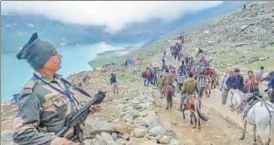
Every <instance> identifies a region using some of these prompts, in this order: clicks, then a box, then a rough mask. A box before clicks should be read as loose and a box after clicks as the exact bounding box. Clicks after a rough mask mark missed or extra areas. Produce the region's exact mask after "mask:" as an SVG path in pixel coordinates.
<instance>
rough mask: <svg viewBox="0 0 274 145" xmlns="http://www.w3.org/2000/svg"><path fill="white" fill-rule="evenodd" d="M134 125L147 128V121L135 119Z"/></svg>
mask: <svg viewBox="0 0 274 145" xmlns="http://www.w3.org/2000/svg"><path fill="white" fill-rule="evenodd" d="M134 124H135V125H137V126H138V127H145V128H148V127H149V120H147V119H146V118H137V119H135V121H134Z"/></svg>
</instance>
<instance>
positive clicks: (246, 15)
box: [1, 2, 274, 145]
mask: <svg viewBox="0 0 274 145" xmlns="http://www.w3.org/2000/svg"><path fill="white" fill-rule="evenodd" d="M273 6H274V3H273V2H269V4H267V5H263V6H259V7H256V8H254V9H251V10H248V11H245V12H235V13H234V14H232V15H230V16H227V17H224V18H223V19H222V20H221V21H220V22H218V23H216V24H214V25H212V26H210V27H209V28H204V29H202V30H199V31H195V32H193V33H191V34H190V35H188V36H187V40H186V41H187V43H186V45H184V47H185V49H186V51H188V52H189V53H195V51H194V49H195V48H197V47H201V48H203V49H204V50H205V51H206V52H207V55H208V57H213V62H212V63H213V65H214V66H215V67H216V68H220V69H223V68H226V67H227V66H232V65H234V64H242V65H243V66H247V65H249V67H251V66H253V62H252V63H250V64H249V63H248V61H249V59H250V57H253V56H256V57H262V56H263V55H265V54H267V56H274V53H273V52H274V51H273V50H274V49H273V44H274V43H273V36H274V35H273V33H274V30H273V28H274V27H273V24H274V23H273V22H274V19H273V18H274V15H273V10H274V9H273V8H274V7H273ZM255 34H259V35H255ZM236 40H237V41H236ZM162 43H164V44H162ZM167 44H168V43H167V40H165V41H164V42H160V43H159V45H157V46H155V48H156V50H157V51H158V52H157V54H155V53H154V52H150V53H140V55H142V56H140V58H141V59H140V60H141V64H140V65H139V66H136V67H132V68H130V69H126V70H125V71H124V72H122V71H116V74H117V77H118V82H119V94H116V95H114V94H113V93H112V91H111V85H110V83H109V77H110V72H111V71H112V70H111V69H110V70H109V71H108V72H101V71H100V70H96V71H93V72H91V71H90V72H81V73H78V74H75V75H71V76H70V77H69V78H68V80H69V81H70V82H72V83H73V84H75V85H77V86H79V87H82V88H83V89H85V90H87V92H88V93H90V95H94V94H96V93H97V91H98V90H99V89H100V90H106V91H107V97H106V99H105V100H104V102H103V103H102V104H101V108H102V109H101V111H100V112H99V113H96V114H94V115H92V116H89V117H88V119H87V120H86V129H85V145H157V144H168V145H251V144H253V137H252V133H253V132H252V131H251V129H250V126H249V125H248V129H247V134H246V138H245V140H239V138H240V136H241V133H242V127H243V123H242V119H241V116H240V114H237V113H235V112H231V111H230V110H229V108H228V106H223V105H221V96H220V92H219V90H213V91H212V94H211V96H210V97H209V98H206V97H204V98H203V99H202V108H201V111H202V113H204V115H205V116H206V117H207V118H209V120H208V121H206V122H203V121H202V122H201V129H200V130H199V129H193V128H192V126H191V125H190V117H189V115H188V111H186V120H183V119H182V117H181V113H180V111H179V110H178V105H179V99H180V96H179V94H176V95H175V96H174V97H173V108H172V109H171V110H166V109H165V107H166V98H163V99H160V94H159V90H158V89H157V88H156V87H154V86H149V87H144V84H143V79H142V78H141V72H142V71H143V69H144V68H145V67H147V64H144V61H146V62H148V63H151V62H152V63H153V64H158V66H160V62H161V54H159V50H164V49H167V48H168V46H167ZM161 45H164V46H161ZM255 49H256V50H255ZM152 51H154V50H152ZM155 52H156V51H155ZM167 52H169V50H167ZM236 54H237V55H236ZM255 54H256V55H255ZM257 54H258V55H257ZM228 58H231V59H228ZM232 60H233V61H232ZM272 60H273V58H272V57H268V58H266V59H262V60H260V59H259V60H257V61H260V63H261V62H262V63H263V62H264V63H268V64H271V65H266V66H273V61H272ZM228 61H230V62H228ZM270 61H272V63H269V62H270ZM166 63H167V64H172V66H176V67H178V66H179V65H180V63H179V62H177V61H174V60H173V59H172V58H171V56H170V54H168V53H167V59H166ZM255 63H256V62H255ZM256 65H257V64H256ZM268 68H269V67H268ZM268 68H267V69H268ZM270 69H271V68H270ZM114 71H115V70H114ZM76 96H77V99H78V100H79V101H80V102H86V101H87V99H86V98H84V97H83V96H82V95H81V94H76ZM16 110H17V106H16V104H12V103H11V102H9V101H7V102H5V105H1V144H4V145H14V143H13V142H12V136H11V129H12V122H13V120H14V116H15V113H16ZM272 144H273V143H272ZM258 145H260V144H259V143H258Z"/></svg>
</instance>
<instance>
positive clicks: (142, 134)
mask: <svg viewBox="0 0 274 145" xmlns="http://www.w3.org/2000/svg"><path fill="white" fill-rule="evenodd" d="M147 131H148V130H147V129H144V128H135V129H134V130H133V135H134V136H135V137H137V138H142V137H145V136H146V134H147Z"/></svg>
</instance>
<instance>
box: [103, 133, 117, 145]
mask: <svg viewBox="0 0 274 145" xmlns="http://www.w3.org/2000/svg"><path fill="white" fill-rule="evenodd" d="M101 136H102V137H103V138H104V140H105V141H106V142H107V143H108V144H109V143H114V140H113V138H112V136H111V135H110V134H109V133H106V132H102V133H101Z"/></svg>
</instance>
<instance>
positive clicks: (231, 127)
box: [153, 54, 253, 145]
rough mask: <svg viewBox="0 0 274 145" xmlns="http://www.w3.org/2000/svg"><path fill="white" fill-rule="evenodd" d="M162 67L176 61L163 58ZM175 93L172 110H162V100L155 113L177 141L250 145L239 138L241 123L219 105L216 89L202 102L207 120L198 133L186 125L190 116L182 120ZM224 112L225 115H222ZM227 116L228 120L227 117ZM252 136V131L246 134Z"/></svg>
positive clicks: (195, 144)
mask: <svg viewBox="0 0 274 145" xmlns="http://www.w3.org/2000/svg"><path fill="white" fill-rule="evenodd" d="M160 58H161V54H160V55H158V56H157V57H155V58H154V61H153V62H154V63H157V62H158V63H159V62H160V60H161V59H160ZM166 64H167V65H169V64H171V65H172V66H179V65H180V62H177V61H175V60H174V59H172V58H171V57H170V54H168V55H167V57H166ZM179 98H180V96H179V94H177V95H176V96H175V97H174V98H173V102H174V107H173V109H172V110H165V107H166V100H165V99H163V100H159V102H158V104H159V105H157V106H158V107H157V114H158V115H159V116H160V118H161V121H162V123H163V124H165V125H166V126H169V127H170V128H171V129H172V130H173V131H174V132H175V133H176V135H177V136H178V137H179V138H180V140H181V142H182V143H183V144H186V145H211V144H212V145H218V144H224V145H250V144H252V143H253V138H252V137H251V136H250V135H246V138H245V140H243V141H241V140H239V138H240V137H241V133H242V128H241V127H242V126H241V125H242V122H241V120H240V115H239V114H236V113H234V112H230V111H229V109H228V107H227V106H222V105H221V97H220V93H218V90H213V91H212V94H211V96H210V97H209V98H206V97H204V98H203V100H202V112H203V113H204V114H205V116H207V117H208V118H209V120H208V121H207V122H202V123H201V130H197V129H193V128H192V127H191V125H190V117H189V115H186V119H187V120H183V118H182V116H181V112H180V111H179V110H178V108H179ZM226 113H228V114H226ZM228 116H230V117H228ZM250 133H252V132H250Z"/></svg>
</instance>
